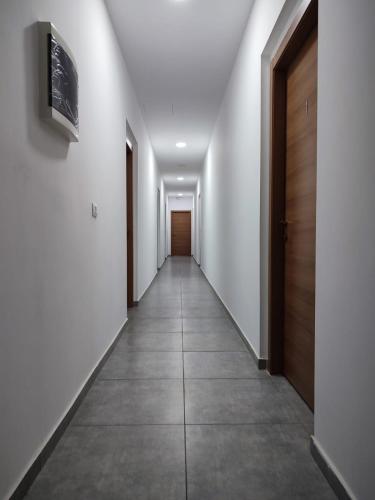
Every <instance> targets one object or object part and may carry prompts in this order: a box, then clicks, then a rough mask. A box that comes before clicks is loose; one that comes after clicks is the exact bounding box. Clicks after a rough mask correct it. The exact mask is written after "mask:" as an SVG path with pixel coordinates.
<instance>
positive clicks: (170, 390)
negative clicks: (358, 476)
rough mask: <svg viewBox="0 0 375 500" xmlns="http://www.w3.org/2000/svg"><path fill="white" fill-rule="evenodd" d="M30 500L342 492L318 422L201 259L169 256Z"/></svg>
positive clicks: (217, 498)
mask: <svg viewBox="0 0 375 500" xmlns="http://www.w3.org/2000/svg"><path fill="white" fill-rule="evenodd" d="M129 315H130V319H129V321H128V324H127V326H126V328H125V330H124V332H123V333H122V335H121V337H120V339H119V341H118V343H117V346H116V347H115V349H114V350H113V352H112V354H111V356H110V357H109V359H108V360H107V362H106V364H105V365H104V367H103V368H102V370H101V372H100V373H99V375H98V377H97V380H96V381H95V382H94V384H93V386H92V387H91V389H90V390H89V392H88V394H87V396H86V398H85V399H84V401H83V403H82V404H81V406H80V408H79V409H78V411H77V413H76V415H75V416H74V418H73V420H72V422H71V425H70V426H69V428H68V429H67V431H66V432H65V434H64V436H63V437H62V439H61V440H60V442H59V443H58V445H57V447H56V449H55V451H54V452H53V453H52V455H51V457H50V458H49V460H48V461H47V463H46V465H45V467H44V468H43V470H42V471H41V473H40V474H39V476H38V478H37V480H36V481H35V483H34V485H33V486H32V488H31V490H30V492H29V494H28V496H27V498H28V499H29V500H50V499H54V500H68V499H69V500H86V499H87V500H99V499H100V500H119V499H121V500H125V499H128V500H146V499H147V500H180V499H185V498H187V499H189V500H267V499H288V500H292V499H301V498H303V499H316V500H318V499H319V500H325V499H331V498H332V499H333V498H335V496H334V495H333V493H332V492H331V490H330V487H329V486H328V483H327V482H326V480H325V479H324V477H323V476H322V474H321V472H320V471H319V469H318V467H317V465H316V464H315V462H314V460H313V458H312V456H311V454H310V452H309V435H310V434H311V433H312V432H313V417H312V414H311V413H310V411H309V410H308V408H307V407H306V406H305V404H304V403H303V402H302V400H301V399H300V398H299V396H298V395H297V394H296V393H295V392H294V390H293V389H292V387H291V386H290V385H289V384H288V383H287V382H286V381H285V379H283V378H281V377H270V376H269V375H268V374H267V372H266V371H259V370H258V369H257V367H256V365H255V363H254V361H253V359H252V357H251V356H250V354H249V352H248V350H247V348H246V346H245V344H244V343H243V341H242V339H241V337H240V336H239V334H238V333H237V330H236V328H235V326H234V324H233V323H232V321H231V320H230V318H229V317H228V315H227V313H226V311H225V309H224V307H223V306H222V305H221V303H220V301H219V300H218V299H217V297H216V295H215V294H214V292H213V291H212V289H211V287H210V285H209V284H208V282H207V281H206V279H205V277H204V276H203V274H202V272H201V271H200V269H199V267H198V266H197V265H196V263H195V261H194V260H193V259H191V258H187V257H174V258H169V259H168V260H167V261H166V263H165V265H164V266H163V268H162V270H161V271H160V272H159V274H158V276H157V278H156V279H155V281H154V282H153V284H152V285H151V287H150V289H149V290H148V291H147V293H146V295H145V296H144V298H143V299H142V301H141V303H140V304H139V306H138V307H136V308H134V309H132V310H131V312H130V313H129Z"/></svg>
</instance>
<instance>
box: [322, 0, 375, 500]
mask: <svg viewBox="0 0 375 500" xmlns="http://www.w3.org/2000/svg"><path fill="white" fill-rule="evenodd" d="M374 25H375V2H373V1H371V0H357V1H355V2H353V1H352V0H330V1H321V2H320V5H319V55H318V58H319V59H318V65H319V66H318V96H319V98H318V187H317V267H316V274H317V276H316V277H317V282H316V294H317V295H316V299H317V300H316V387H315V396H316V413H315V437H316V440H317V442H318V444H319V445H320V447H321V448H322V450H323V451H324V452H325V453H326V455H327V457H328V459H329V460H330V461H331V463H332V465H333V467H334V468H335V469H336V470H337V471H338V473H339V474H340V475H341V477H342V478H343V479H344V481H345V482H346V484H347V485H348V486H349V488H350V489H351V490H352V492H353V494H354V496H355V497H356V498H357V499H359V500H371V499H372V498H374V485H373V482H374V470H375V466H374V464H375V439H374V414H375V390H374V354H375V334H374V325H375V292H374V290H375V252H374V248H375V223H374V214H375V149H374V116H375V101H374V89H375V58H374V46H375V30H374Z"/></svg>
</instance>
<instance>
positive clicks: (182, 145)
mask: <svg viewBox="0 0 375 500" xmlns="http://www.w3.org/2000/svg"><path fill="white" fill-rule="evenodd" d="M176 148H179V149H183V148H186V142H177V144H176Z"/></svg>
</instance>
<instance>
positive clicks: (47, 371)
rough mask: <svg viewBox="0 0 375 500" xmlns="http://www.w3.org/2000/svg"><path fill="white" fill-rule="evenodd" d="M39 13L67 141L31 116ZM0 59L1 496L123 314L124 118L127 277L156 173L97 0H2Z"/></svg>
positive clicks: (143, 261) (147, 267) (151, 260)
mask: <svg viewBox="0 0 375 500" xmlns="http://www.w3.org/2000/svg"><path fill="white" fill-rule="evenodd" d="M38 20H44V21H46V20H49V21H52V22H54V23H55V24H56V26H57V28H58V30H59V31H60V32H61V34H62V36H63V37H64V38H65V39H66V40H67V42H68V43H69V45H70V47H71V49H72V51H73V53H74V55H75V58H76V60H77V63H78V68H79V78H80V93H79V98H80V142H79V143H78V144H71V145H69V144H67V143H66V142H65V140H64V139H63V138H61V137H60V136H59V134H56V133H55V132H54V131H52V130H51V129H50V127H49V126H48V125H47V124H44V123H42V122H41V121H40V119H39V111H38V86H39V81H38V73H39V72H38V33H37V28H36V25H35V23H36V22H37V21H38ZM0 67H1V85H0V151H1V158H0V228H1V238H0V332H1V333H0V401H1V412H0V420H1V425H0V443H1V446H0V498H8V497H9V495H10V494H11V493H12V491H13V490H14V488H15V487H16V485H17V484H18V482H19V481H20V480H21V478H22V476H23V474H24V472H25V471H26V470H27V468H28V467H29V465H30V464H31V462H32V461H33V459H34V458H35V457H36V456H37V454H38V452H39V451H40V450H41V448H42V446H43V445H44V444H45V442H46V440H47V439H48V438H49V436H50V435H51V433H52V432H53V431H54V429H55V428H56V426H57V425H58V423H59V422H60V420H61V418H62V417H63V416H64V414H65V412H66V411H67V409H68V408H69V407H70V405H71V403H72V401H73V400H74V398H75V397H76V395H77V393H78V392H79V390H80V388H81V387H82V385H83V384H84V382H85V381H86V379H87V378H88V376H89V374H90V373H91V371H92V370H93V369H94V367H95V366H96V364H97V363H98V361H99V360H100V358H101V357H102V355H103V354H104V352H105V350H106V349H107V347H108V346H109V345H110V344H111V342H112V340H113V339H114V338H115V336H116V334H117V332H118V331H119V329H120V328H121V327H122V325H123V324H124V322H125V320H126V316H127V311H126V245H125V239H126V221H125V207H126V204H125V157H126V155H125V137H126V120H128V121H129V124H130V126H131V128H132V130H133V132H134V134H135V136H136V138H137V142H138V156H139V172H138V178H139V186H140V188H139V192H138V193H137V195H138V206H137V210H138V242H139V247H138V248H139V249H140V250H139V254H138V255H137V258H138V262H139V263H140V266H139V271H138V276H137V279H138V284H139V289H140V290H142V289H145V288H146V287H147V285H148V284H149V283H150V281H151V280H152V278H153V276H154V274H155V272H156V238H155V231H153V230H151V229H152V228H154V227H155V222H156V213H155V212H156V211H155V207H156V180H157V177H158V174H157V166H156V164H155V160H154V156H153V152H152V149H151V145H150V142H149V139H148V135H147V132H146V129H145V127H144V124H143V120H142V117H141V114H140V112H139V108H138V105H137V102H136V99H135V95H134V92H133V89H132V86H131V83H130V80H129V77H128V74H127V71H126V67H125V65H124V62H123V59H122V55H121V52H120V50H119V48H118V45H117V40H116V38H115V36H114V33H113V30H112V26H111V23H110V20H109V18H108V15H107V11H106V8H105V6H104V3H103V2H102V1H101V0H80V1H79V2H77V1H75V0H65V1H64V2H58V1H57V0H28V1H27V2H26V1H24V0H4V1H2V2H1V15H0ZM92 201H94V202H95V203H97V204H98V207H99V217H98V219H97V220H94V219H92V218H91V202H92Z"/></svg>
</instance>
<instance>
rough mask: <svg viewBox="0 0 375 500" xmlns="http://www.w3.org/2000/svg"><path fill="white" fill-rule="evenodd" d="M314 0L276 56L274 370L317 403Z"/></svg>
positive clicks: (272, 260) (271, 362)
mask: <svg viewBox="0 0 375 500" xmlns="http://www.w3.org/2000/svg"><path fill="white" fill-rule="evenodd" d="M317 8H318V4H317V1H315V0H313V1H311V2H306V3H305V4H304V6H303V8H302V10H301V11H300V12H299V14H298V19H297V20H296V21H295V22H294V23H293V25H292V28H291V29H290V31H289V32H288V33H287V35H286V38H285V39H284V41H283V42H282V44H281V46H280V49H279V51H278V53H277V54H276V56H275V58H274V60H273V62H272V144H271V199H270V201H271V206H270V214H271V228H270V318H269V320H270V336H269V339H270V345H269V370H270V372H271V373H272V374H276V373H282V374H283V375H284V376H285V377H286V378H287V379H288V380H289V382H290V383H291V384H292V385H293V386H294V388H295V389H296V390H297V392H298V393H299V394H300V395H301V396H302V398H303V399H304V400H305V401H306V403H307V404H308V405H309V406H310V408H311V409H314V370H315V235H316V151H317V54H318V52H317V44H318V31H317Z"/></svg>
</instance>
